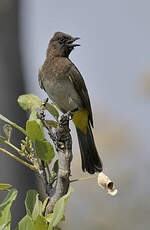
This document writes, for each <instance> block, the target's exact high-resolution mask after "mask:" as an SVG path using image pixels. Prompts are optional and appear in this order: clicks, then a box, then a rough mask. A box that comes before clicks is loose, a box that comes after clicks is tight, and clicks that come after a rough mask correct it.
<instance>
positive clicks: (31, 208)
mask: <svg viewBox="0 0 150 230" xmlns="http://www.w3.org/2000/svg"><path fill="white" fill-rule="evenodd" d="M25 206H26V212H27V214H28V215H29V216H30V217H31V218H32V219H33V220H34V219H35V218H36V217H37V216H38V215H42V202H41V201H40V200H39V194H38V193H37V192H36V191H35V190H29V191H28V192H27V195H26V199H25Z"/></svg>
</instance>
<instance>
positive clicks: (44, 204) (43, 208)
mask: <svg viewBox="0 0 150 230" xmlns="http://www.w3.org/2000/svg"><path fill="white" fill-rule="evenodd" d="M49 199H50V198H49V196H47V197H46V198H45V200H44V202H43V204H42V214H44V212H45V209H46V206H47V203H48V201H49Z"/></svg>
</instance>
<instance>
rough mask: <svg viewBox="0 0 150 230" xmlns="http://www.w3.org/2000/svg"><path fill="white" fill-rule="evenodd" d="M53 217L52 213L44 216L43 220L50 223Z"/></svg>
mask: <svg viewBox="0 0 150 230" xmlns="http://www.w3.org/2000/svg"><path fill="white" fill-rule="evenodd" d="M53 217H54V213H49V214H48V215H47V216H45V219H46V220H47V222H49V223H52V220H53Z"/></svg>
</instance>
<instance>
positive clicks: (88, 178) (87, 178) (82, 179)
mask: <svg viewBox="0 0 150 230" xmlns="http://www.w3.org/2000/svg"><path fill="white" fill-rule="evenodd" d="M95 178H97V176H88V177H81V178H78V179H74V180H70V183H72V182H76V181H84V180H90V179H95Z"/></svg>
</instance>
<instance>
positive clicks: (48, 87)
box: [44, 78, 82, 112]
mask: <svg viewBox="0 0 150 230" xmlns="http://www.w3.org/2000/svg"><path fill="white" fill-rule="evenodd" d="M44 88H45V91H46V93H47V94H48V96H49V97H50V99H51V100H52V101H53V102H54V103H55V104H56V106H57V107H58V108H59V109H60V110H61V111H62V112H67V111H71V110H74V109H76V108H78V109H80V108H82V103H81V98H80V96H79V94H78V93H77V91H76V90H75V88H74V86H73V83H72V82H71V81H70V79H69V78H67V79H63V78H61V79H58V78H52V79H51V80H50V81H49V80H48V79H45V82H44Z"/></svg>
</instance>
